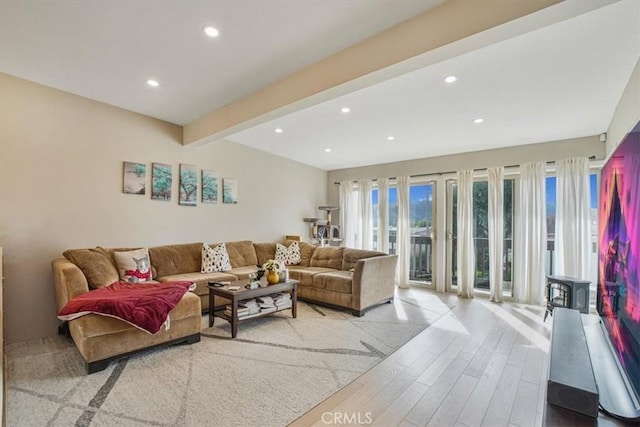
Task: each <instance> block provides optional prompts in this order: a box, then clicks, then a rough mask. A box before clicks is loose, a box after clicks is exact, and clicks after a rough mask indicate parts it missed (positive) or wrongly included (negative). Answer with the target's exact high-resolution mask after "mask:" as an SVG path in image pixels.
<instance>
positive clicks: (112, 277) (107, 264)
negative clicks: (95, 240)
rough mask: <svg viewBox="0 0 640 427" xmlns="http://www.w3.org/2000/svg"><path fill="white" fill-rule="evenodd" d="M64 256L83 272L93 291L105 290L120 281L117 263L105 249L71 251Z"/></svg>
mask: <svg viewBox="0 0 640 427" xmlns="http://www.w3.org/2000/svg"><path fill="white" fill-rule="evenodd" d="M62 255H63V256H64V257H65V258H66V259H68V260H69V261H71V262H72V263H74V264H75V265H77V266H78V268H79V269H80V270H82V273H83V274H84V276H85V277H86V278H87V283H88V284H89V287H90V288H91V289H98V288H103V287H105V286H109V285H110V284H112V283H113V282H117V281H118V280H120V276H119V275H118V269H117V268H116V265H115V263H114V262H113V260H112V259H111V256H110V255H109V253H108V252H107V251H105V250H104V249H103V248H99V247H98V248H95V249H70V250H67V251H64V253H63V254H62Z"/></svg>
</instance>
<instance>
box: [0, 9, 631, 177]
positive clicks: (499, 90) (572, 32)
mask: <svg viewBox="0 0 640 427" xmlns="http://www.w3.org/2000/svg"><path fill="white" fill-rule="evenodd" d="M439 3H442V1H441V0H437V1H436V0H433V1H429V0H403V1H402V2H398V1H393V0H375V1H364V0H363V1H304V2H301V1H297V2H293V1H276V0H273V1H271V0H264V1H257V0H256V1H244V2H238V1H236V2H230V1H223V2H189V3H186V4H185V3H180V2H127V3H126V5H125V4H123V3H122V2H91V3H88V2H80V3H76V2H73V3H72V2H22V1H15V0H11V1H7V0H0V71H2V72H6V73H8V74H12V75H15V76H18V77H22V78H25V79H28V80H32V81H35V82H38V83H42V84H45V85H48V86H52V87H55V88H58V89H62V90H65V91H68V92H71V93H75V94H78V95H81V96H86V97H88V98H92V99H96V100H98V101H102V102H106V103H108V104H112V105H116V106H119V107H122V108H126V109H129V110H132V111H136V112H139V113H142V114H146V115H149V116H152V117H157V118H160V119H163V120H167V121H170V122H173V123H177V124H181V125H182V124H187V123H189V122H191V121H193V120H195V119H197V118H199V117H201V116H202V115H204V114H206V113H208V112H210V111H213V110H216V109H219V108H220V107H223V106H225V105H227V104H229V103H231V102H233V101H234V100H237V99H239V98H241V97H243V96H245V95H247V94H250V93H252V92H254V91H256V90H257V89H259V88H261V87H264V86H265V85H267V84H269V83H272V82H274V81H276V80H278V79H281V78H283V77H285V76H287V75H289V74H291V73H293V72H295V71H297V70H300V69H301V68H303V67H306V66H309V65H311V64H313V63H314V62H317V61H319V60H320V59H322V58H325V57H327V56H328V55H330V54H332V53H335V52H337V51H340V50H342V49H344V48H346V47H348V46H351V45H353V44H355V43H358V42H360V41H362V40H364V39H366V38H367V37H369V36H371V35H374V34H376V33H379V32H380V31H382V30H384V29H386V28H388V27H390V26H393V25H395V24H397V23H399V22H401V21H403V20H405V19H407V18H409V17H411V16H414V15H417V14H420V13H422V12H424V11H426V10H428V9H430V8H431V7H433V6H435V5H437V4H439ZM124 12H126V13H124ZM203 25H213V26H215V27H217V28H218V29H219V30H220V32H221V35H220V36H219V37H218V38H216V39H208V38H206V37H205V36H204V35H203V33H202V27H203ZM639 57H640V2H639V1H635V0H627V1H620V2H614V3H612V4H611V5H607V6H605V7H600V8H597V9H595V10H592V11H590V12H588V13H584V14H579V15H578V16H575V17H573V18H570V19H566V20H563V21H560V22H559V23H556V24H553V25H548V26H544V27H542V28H539V29H536V30H533V31H530V32H524V33H523V34H521V35H518V36H515V37H505V38H504V39H503V40H502V41H498V42H495V43H493V44H488V45H486V46H485V47H481V48H478V49H475V50H471V51H469V52H467V53H462V54H460V55H457V56H453V57H451V58H450V59H446V60H442V61H435V63H433V64H431V65H428V66H425V67H423V68H420V69H417V70H415V71H411V72H408V73H405V74H403V75H400V76H397V77H394V78H391V79H388V80H385V81H381V82H379V83H376V84H373V85H371V86H368V87H365V88H361V89H357V90H354V91H351V92H350V93H346V94H344V95H341V96H338V97H334V98H333V99H330V100H329V101H325V102H322V103H320V104H316V105H312V106H310V107H307V108H304V109H300V110H298V111H293V112H291V113H289V114H286V115H281V116H280V117H277V118H275V119H272V120H268V121H266V122H263V123H260V124H258V125H256V126H253V127H250V128H247V129H244V130H242V131H239V132H237V133H235V134H232V135H229V136H227V137H226V139H227V140H231V141H235V142H237V143H241V144H245V145H248V146H251V147H254V148H257V149H260V150H265V151H269V152H271V153H275V154H278V155H281V156H284V157H287V158H290V159H293V160H296V161H299V162H302V163H305V164H309V165H312V166H316V167H318V168H321V169H326V170H333V169H340V168H348V167H356V166H363V165H370V164H377V163H386V162H392V161H400V160H407V159H413V158H422V157H431V156H439V155H446V154H452V153H459V152H467V151H477V150H483V149H490V148H499V147H505V146H514V145H519V144H529V143H538V142H546V141H554V140H561V139H568V138H576V137H582V136H591V135H597V134H600V133H602V132H605V131H606V129H607V127H608V125H609V123H610V120H611V117H612V115H613V113H614V110H615V107H616V106H617V103H618V100H619V99H620V95H621V94H622V92H623V90H624V88H625V86H626V83H627V81H628V80H629V77H630V75H631V72H632V70H633V67H634V65H635V64H636V62H637V61H638V58H639ZM449 75H455V76H457V77H458V80H457V81H456V82H455V83H452V84H446V83H444V82H443V79H444V78H445V77H446V76H449ZM149 78H154V79H157V80H158V81H159V82H160V86H159V87H157V88H151V87H148V86H147V85H146V84H145V81H146V80H147V79H149ZM639 102H640V99H639ZM345 106H346V107H349V108H350V109H351V111H350V112H349V113H348V114H344V113H341V112H340V109H341V108H342V107H345ZM477 118H482V119H484V122H483V123H480V124H476V123H474V120H475V119H477ZM276 128H281V129H282V130H283V132H282V133H275V132H274V130H275V129H276ZM389 136H393V137H394V140H393V141H389V140H387V138H388V137H389ZM214 143H215V142H214ZM326 149H330V150H331V151H330V152H326V151H325V150H326Z"/></svg>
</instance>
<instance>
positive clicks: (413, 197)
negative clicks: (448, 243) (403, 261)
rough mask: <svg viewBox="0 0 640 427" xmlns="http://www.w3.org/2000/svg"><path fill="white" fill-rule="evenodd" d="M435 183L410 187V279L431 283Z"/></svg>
mask: <svg viewBox="0 0 640 427" xmlns="http://www.w3.org/2000/svg"><path fill="white" fill-rule="evenodd" d="M433 188H434V184H433V183H422V184H413V185H411V186H410V187H409V227H410V230H409V231H410V236H411V237H410V238H411V248H410V251H409V256H410V262H409V279H410V280H415V281H419V282H426V283H429V284H430V283H431V281H432V274H433V268H432V266H433V249H434V246H433V241H432V236H433Z"/></svg>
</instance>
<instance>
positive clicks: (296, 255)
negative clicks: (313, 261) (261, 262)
mask: <svg viewBox="0 0 640 427" xmlns="http://www.w3.org/2000/svg"><path fill="white" fill-rule="evenodd" d="M275 260H276V261H278V262H280V263H282V264H284V265H298V264H300V261H302V260H301V258H300V245H299V244H298V242H292V243H291V244H290V245H289V247H286V246H285V245H281V244H280V243H276V257H275Z"/></svg>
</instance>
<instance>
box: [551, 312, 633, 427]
mask: <svg viewBox="0 0 640 427" xmlns="http://www.w3.org/2000/svg"><path fill="white" fill-rule="evenodd" d="M581 317H582V322H581V324H582V326H583V333H584V339H585V340H586V344H587V347H588V352H589V357H590V359H591V365H592V367H593V376H594V377H595V381H596V383H597V387H598V401H599V404H600V405H601V406H602V407H604V408H605V409H606V410H607V411H609V412H611V413H614V414H617V415H620V416H623V417H625V418H629V419H633V418H638V417H640V403H639V402H638V401H637V399H636V397H635V394H634V393H633V391H632V390H631V388H630V387H629V385H628V383H627V379H626V377H625V375H624V374H623V373H622V371H621V369H620V368H619V366H618V359H617V357H616V355H615V354H614V353H613V349H612V348H611V346H610V344H609V340H608V339H607V336H606V331H605V330H604V327H603V325H602V324H601V321H600V317H599V316H595V315H586V314H582V315H581ZM572 327H573V328H575V327H576V326H575V325H573V326H572ZM574 332H576V331H574ZM577 332H580V331H577ZM552 347H553V344H552ZM549 357H553V354H552V353H550V356H549ZM556 357H558V356H556ZM549 363H550V365H551V364H553V362H552V360H550V361H549ZM556 365H557V364H556ZM550 375H551V372H550ZM571 396H572V395H571V392H569V399H570V398H571ZM564 397H565V398H566V397H567V396H566V395H565V396H564ZM552 400H553V398H552ZM542 425H544V426H560V425H562V426H569V425H570V426H574V425H575V426H616V425H620V426H623V425H637V424H634V423H631V424H630V423H624V422H622V421H619V420H617V419H615V418H612V417H610V416H607V415H606V414H605V413H603V412H600V413H599V414H598V417H597V418H592V417H589V416H586V415H583V414H581V413H578V412H575V411H571V410H569V409H565V408H562V407H559V406H556V405H553V404H550V403H547V404H546V405H545V408H544V416H543V422H542Z"/></svg>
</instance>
